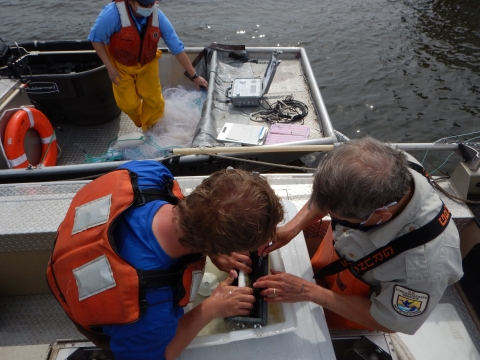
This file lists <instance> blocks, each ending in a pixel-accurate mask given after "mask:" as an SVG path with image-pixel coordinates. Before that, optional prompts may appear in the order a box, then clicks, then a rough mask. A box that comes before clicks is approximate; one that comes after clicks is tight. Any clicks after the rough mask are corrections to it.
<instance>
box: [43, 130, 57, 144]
mask: <svg viewBox="0 0 480 360" xmlns="http://www.w3.org/2000/svg"><path fill="white" fill-rule="evenodd" d="M56 139H57V137H56V136H55V132H54V133H53V134H52V135H50V136H48V137H44V138H40V140H42V144H50V143H51V142H53V141H54V140H56Z"/></svg>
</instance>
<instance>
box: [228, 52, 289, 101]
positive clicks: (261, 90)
mask: <svg viewBox="0 0 480 360" xmlns="http://www.w3.org/2000/svg"><path fill="white" fill-rule="evenodd" d="M281 53H282V51H280V50H278V51H277V50H275V51H273V52H272V56H271V57H270V61H269V62H268V66H267V69H266V70H265V74H264V75H263V79H260V78H249V79H247V78H240V79H235V80H233V82H232V86H231V87H230V88H228V89H227V97H228V98H229V99H230V100H231V101H232V104H233V106H258V105H259V100H260V99H261V98H262V97H263V95H265V94H266V93H267V92H268V89H269V88H270V85H271V83H272V81H273V77H274V76H275V72H276V71H277V66H278V65H279V64H280V63H281V62H282V60H277V55H278V54H281Z"/></svg>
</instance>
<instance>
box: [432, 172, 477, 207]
mask: <svg viewBox="0 0 480 360" xmlns="http://www.w3.org/2000/svg"><path fill="white" fill-rule="evenodd" d="M429 178H430V180H432V184H433V185H434V186H435V188H437V189H438V190H439V191H440V192H441V193H443V194H445V195H446V196H447V197H449V198H450V199H453V200H457V201H460V202H463V203H465V204H472V205H479V204H480V201H474V200H468V199H464V198H461V197H459V196H456V195H453V194H452V193H449V192H448V191H446V190H444V189H443V188H442V187H441V186H440V185H438V181H437V180H435V179H433V178H432V177H430V176H429ZM445 179H446V178H443V179H442V180H445Z"/></svg>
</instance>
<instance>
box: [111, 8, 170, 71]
mask: <svg viewBox="0 0 480 360" xmlns="http://www.w3.org/2000/svg"><path fill="white" fill-rule="evenodd" d="M115 3H116V5H117V9H118V12H119V14H120V20H121V23H122V28H121V29H120V31H118V32H116V33H114V34H113V35H112V36H111V37H110V46H109V48H108V50H109V52H110V54H112V56H113V57H114V59H115V60H117V61H118V62H119V63H121V64H123V65H127V66H134V65H137V64H138V63H140V65H145V64H148V63H149V62H150V61H152V60H153V59H155V56H156V54H157V47H158V42H159V40H160V37H161V33H160V27H159V23H158V10H157V8H155V9H154V11H153V13H152V15H150V17H149V18H148V22H147V28H146V30H145V34H144V35H143V36H141V34H140V33H139V32H138V29H137V27H136V26H135V20H134V19H133V18H132V15H131V13H130V10H129V9H128V8H127V3H126V1H123V0H115Z"/></svg>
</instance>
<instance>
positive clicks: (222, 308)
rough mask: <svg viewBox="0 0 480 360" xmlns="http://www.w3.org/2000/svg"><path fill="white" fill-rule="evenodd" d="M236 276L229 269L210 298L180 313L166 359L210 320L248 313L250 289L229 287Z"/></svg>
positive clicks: (250, 299) (179, 352)
mask: <svg viewBox="0 0 480 360" xmlns="http://www.w3.org/2000/svg"><path fill="white" fill-rule="evenodd" d="M236 276H237V273H236V272H235V271H234V270H232V271H230V273H229V274H228V277H227V278H226V279H225V280H224V281H222V282H221V283H220V285H218V286H217V288H216V289H215V291H214V292H213V294H212V295H211V296H210V297H209V298H207V299H206V300H205V301H203V302H202V303H200V304H199V305H197V306H195V307H194V308H193V309H192V310H190V311H189V312H187V313H186V314H185V315H184V316H182V318H181V319H180V321H179V322H178V327H177V332H176V334H175V337H174V338H173V340H172V341H171V342H170V344H168V346H167V348H166V350H165V359H167V360H173V359H176V358H177V357H178V356H179V355H180V354H181V352H182V351H183V350H184V349H185V348H186V347H187V345H188V344H190V342H191V341H192V340H193V338H194V337H195V336H197V334H198V332H199V331H200V330H202V329H203V327H204V326H205V325H207V324H208V323H209V322H210V321H212V320H213V319H215V318H217V317H226V316H234V315H248V314H249V313H250V309H252V308H253V303H254V302H255V297H254V296H253V289H252V288H249V287H238V286H230V285H231V284H232V282H233V280H234V279H235V278H236Z"/></svg>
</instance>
